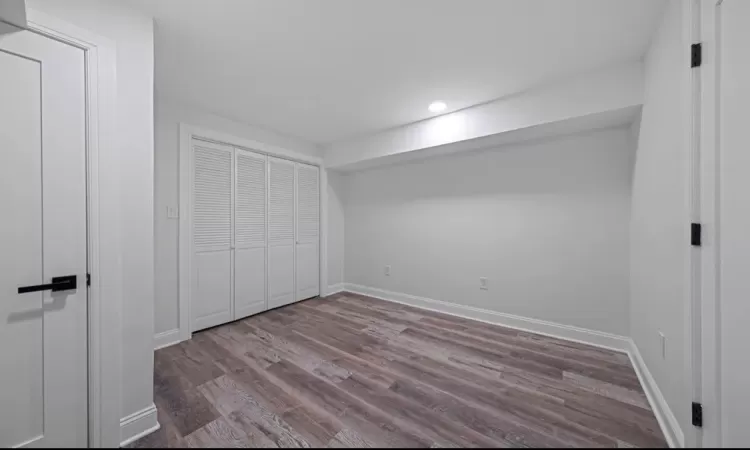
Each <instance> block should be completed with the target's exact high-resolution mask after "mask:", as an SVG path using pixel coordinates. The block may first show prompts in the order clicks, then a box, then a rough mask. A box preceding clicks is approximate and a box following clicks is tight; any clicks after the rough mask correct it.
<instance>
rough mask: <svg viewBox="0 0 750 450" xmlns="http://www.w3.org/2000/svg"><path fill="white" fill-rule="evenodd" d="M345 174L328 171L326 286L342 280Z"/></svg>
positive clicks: (344, 234)
mask: <svg viewBox="0 0 750 450" xmlns="http://www.w3.org/2000/svg"><path fill="white" fill-rule="evenodd" d="M345 180H346V175H344V174H340V173H336V172H333V171H329V172H328V286H333V285H336V284H339V283H343V282H344V244H345V236H346V233H345V229H344V204H345V194H346V191H345V184H344V183H345Z"/></svg>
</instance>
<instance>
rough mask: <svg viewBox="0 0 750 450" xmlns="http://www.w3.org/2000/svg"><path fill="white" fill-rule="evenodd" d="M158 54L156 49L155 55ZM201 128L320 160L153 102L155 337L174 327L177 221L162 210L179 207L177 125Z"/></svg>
mask: <svg viewBox="0 0 750 450" xmlns="http://www.w3.org/2000/svg"><path fill="white" fill-rule="evenodd" d="M157 54H158V49H157ZM181 122H182V123H187V124H188V125H193V126H197V127H200V128H205V129H208V130H211V131H217V132H222V133H226V134H228V135H231V136H236V137H239V138H243V139H250V140H254V141H258V142H262V143H264V144H269V145H274V146H277V147H282V148H285V149H287V150H293V151H296V152H298V153H303V154H307V155H313V156H320V153H319V150H318V148H317V147H316V146H315V145H314V144H311V143H308V142H305V141H302V140H299V139H295V138H292V137H288V136H284V135H281V134H278V133H274V132H272V131H268V130H264V129H261V128H257V127H253V126H251V125H246V124H242V123H238V122H234V121H232V120H229V119H225V118H223V117H219V116H216V115H213V114H210V113H208V112H205V111H200V110H196V109H194V108H191V107H189V106H187V105H184V104H181V103H179V102H176V101H171V100H168V99H163V98H158V99H157V102H156V168H155V170H156V174H155V191H156V201H155V210H154V214H155V223H154V226H155V235H156V248H155V250H156V253H155V259H156V304H155V329H154V332H155V333H157V334H158V333H163V332H166V331H170V330H174V329H176V328H177V327H178V313H179V310H178V271H179V267H178V229H179V221H178V220H177V219H168V218H167V207H175V208H176V207H177V206H178V205H179V142H180V139H179V124H180V123H181Z"/></svg>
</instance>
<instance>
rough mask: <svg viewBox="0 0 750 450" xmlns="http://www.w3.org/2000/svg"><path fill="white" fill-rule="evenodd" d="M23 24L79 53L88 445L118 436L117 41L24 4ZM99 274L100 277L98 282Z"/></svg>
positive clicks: (104, 444)
mask: <svg viewBox="0 0 750 450" xmlns="http://www.w3.org/2000/svg"><path fill="white" fill-rule="evenodd" d="M27 18H28V29H29V30H31V31H34V32H36V33H39V34H42V35H45V36H47V37H50V38H52V39H56V40H58V41H61V42H64V43H66V44H69V45H72V46H74V47H78V48H80V49H82V50H83V51H84V52H85V65H86V67H85V70H86V121H87V128H88V129H87V136H86V145H87V148H86V161H87V183H88V202H87V209H88V218H87V219H88V231H89V233H88V234H89V242H88V246H89V247H88V270H89V273H90V274H91V286H90V287H89V292H88V316H89V325H88V326H89V355H88V365H89V371H88V372H89V389H88V391H89V405H88V406H89V423H88V428H89V429H88V434H89V446H90V447H114V446H116V445H117V443H118V442H119V441H120V426H119V424H120V390H121V388H122V386H121V383H120V378H121V373H120V365H121V361H120V355H121V345H122V334H121V325H120V308H121V303H122V298H121V292H122V289H121V286H122V270H121V262H120V255H121V252H120V250H119V246H120V233H119V218H120V215H119V211H120V207H119V198H120V196H119V194H118V193H119V176H118V173H119V167H120V165H119V162H118V153H117V148H116V146H115V142H116V137H115V133H116V131H117V127H116V125H117V124H116V119H115V118H116V113H115V105H116V99H117V85H116V73H117V66H116V57H115V45H114V43H113V42H112V41H110V40H109V39H106V38H104V37H102V36H99V35H97V34H94V33H92V32H90V31H88V30H84V29H81V28H78V27H76V26H74V25H71V24H69V23H67V22H65V21H62V20H60V19H58V18H56V17H53V16H50V15H47V14H44V13H42V12H40V11H37V10H34V9H29V10H28V14H27ZM103 280H104V281H103Z"/></svg>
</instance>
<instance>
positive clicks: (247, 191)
mask: <svg viewBox="0 0 750 450" xmlns="http://www.w3.org/2000/svg"><path fill="white" fill-rule="evenodd" d="M266 174H267V169H266V156H265V155H260V154H257V153H252V152H249V151H245V150H241V149H237V150H236V153H235V193H234V205H235V209H234V319H240V318H242V317H247V316H249V315H252V314H257V313H259V312H262V311H265V310H266V216H267V215H266V209H267V199H266V191H267V180H266Z"/></svg>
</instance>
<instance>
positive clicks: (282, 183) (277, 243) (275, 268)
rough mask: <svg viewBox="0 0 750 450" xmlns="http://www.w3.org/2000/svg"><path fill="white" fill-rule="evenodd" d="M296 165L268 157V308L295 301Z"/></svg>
mask: <svg viewBox="0 0 750 450" xmlns="http://www.w3.org/2000/svg"><path fill="white" fill-rule="evenodd" d="M294 171H295V170H294V163H293V162H291V161H287V160H285V159H279V158H272V157H270V156H269V157H268V308H269V309H271V308H277V307H279V306H284V305H288V304H289V303H293V302H294V301H295V292H294V247H295V245H294Z"/></svg>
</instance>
